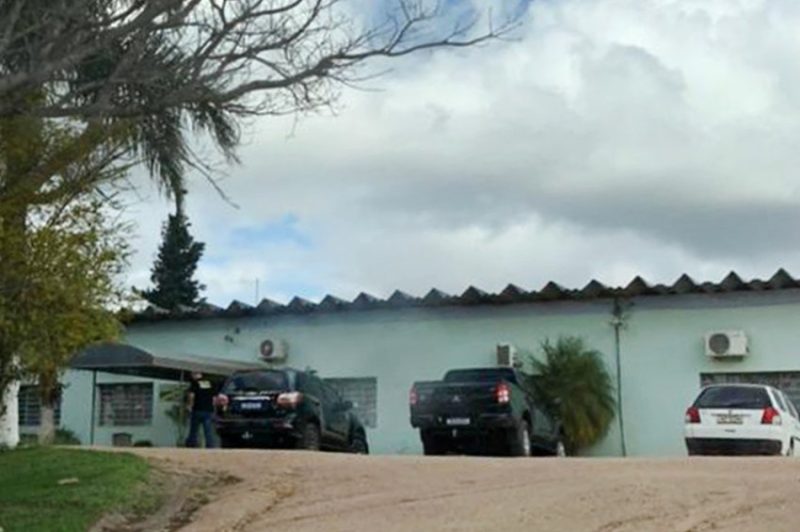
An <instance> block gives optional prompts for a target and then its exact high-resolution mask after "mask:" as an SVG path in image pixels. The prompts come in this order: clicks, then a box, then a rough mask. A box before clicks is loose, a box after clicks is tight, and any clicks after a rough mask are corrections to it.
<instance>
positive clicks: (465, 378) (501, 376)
mask: <svg viewBox="0 0 800 532" xmlns="http://www.w3.org/2000/svg"><path fill="white" fill-rule="evenodd" d="M501 380H506V381H509V382H515V381H516V378H515V377H514V371H513V370H510V369H504V368H489V369H454V370H451V371H448V372H447V373H446V374H445V376H444V382H497V381H501Z"/></svg>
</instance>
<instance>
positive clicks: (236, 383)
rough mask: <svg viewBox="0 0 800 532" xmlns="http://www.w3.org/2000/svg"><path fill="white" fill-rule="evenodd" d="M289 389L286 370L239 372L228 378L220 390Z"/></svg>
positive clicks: (241, 391) (227, 391)
mask: <svg viewBox="0 0 800 532" xmlns="http://www.w3.org/2000/svg"><path fill="white" fill-rule="evenodd" d="M289 389H290V387H289V377H288V374H287V373H286V372H283V371H253V372H249V373H240V374H239V375H234V376H233V377H231V378H230V379H228V382H226V383H225V386H224V387H223V389H222V392H223V393H246V392H282V391H286V390H289Z"/></svg>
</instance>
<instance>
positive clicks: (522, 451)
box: [511, 419, 531, 456]
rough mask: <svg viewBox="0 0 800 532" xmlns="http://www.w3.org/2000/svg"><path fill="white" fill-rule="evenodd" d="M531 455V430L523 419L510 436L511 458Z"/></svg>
mask: <svg viewBox="0 0 800 532" xmlns="http://www.w3.org/2000/svg"><path fill="white" fill-rule="evenodd" d="M530 455H531V430H530V428H529V426H528V422H527V421H525V420H524V419H523V420H522V421H520V423H519V426H518V427H517V429H516V430H515V431H513V432H512V434H511V456H530Z"/></svg>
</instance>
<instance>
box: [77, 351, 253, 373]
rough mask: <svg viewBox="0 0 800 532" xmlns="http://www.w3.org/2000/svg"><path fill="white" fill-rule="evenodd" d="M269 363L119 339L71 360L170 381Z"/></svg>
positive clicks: (84, 365) (85, 367) (92, 368)
mask: <svg viewBox="0 0 800 532" xmlns="http://www.w3.org/2000/svg"><path fill="white" fill-rule="evenodd" d="M266 367H267V366H266V365H265V364H262V363H258V362H240V361H233V360H225V359H221V358H211V357H203V356H196V355H188V354H186V355H183V354H182V355H173V354H169V355H167V354H154V353H150V352H148V351H145V350H144V349H141V348H138V347H135V346H132V345H129V344H119V343H102V344H96V345H93V346H90V347H87V348H86V349H84V350H83V351H81V352H80V353H79V354H78V355H77V356H76V357H75V358H74V359H73V360H72V363H71V364H70V368H71V369H79V370H88V371H102V372H105V373H115V374H118V375H134V376H137V377H148V378H151V379H162V380H170V381H184V380H186V379H187V377H188V374H189V373H192V372H194V371H199V372H201V373H203V374H204V375H207V376H209V377H227V376H228V375H231V374H232V373H234V372H236V371H246V370H253V369H264V368H266Z"/></svg>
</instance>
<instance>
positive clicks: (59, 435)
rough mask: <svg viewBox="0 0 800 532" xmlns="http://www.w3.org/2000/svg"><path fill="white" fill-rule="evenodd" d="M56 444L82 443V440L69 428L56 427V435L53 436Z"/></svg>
mask: <svg viewBox="0 0 800 532" xmlns="http://www.w3.org/2000/svg"><path fill="white" fill-rule="evenodd" d="M53 444H54V445H80V444H81V440H80V438H78V436H76V435H75V433H74V432H72V431H71V430H69V429H65V428H59V429H56V435H55V437H54V438H53Z"/></svg>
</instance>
